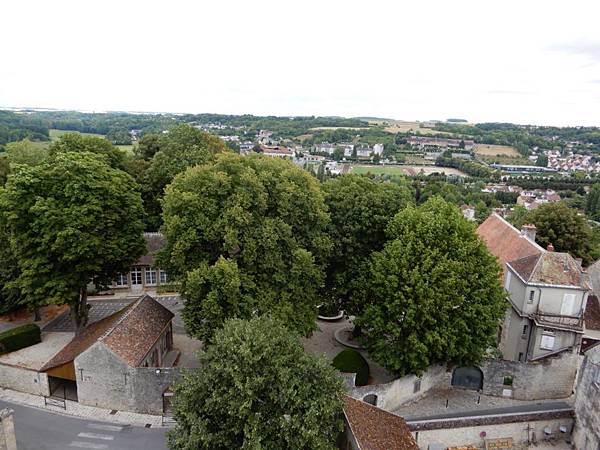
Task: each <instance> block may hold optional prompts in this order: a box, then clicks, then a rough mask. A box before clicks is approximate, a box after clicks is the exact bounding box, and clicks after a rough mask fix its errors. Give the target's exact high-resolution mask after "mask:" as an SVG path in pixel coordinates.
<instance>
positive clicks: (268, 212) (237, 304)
mask: <svg viewBox="0 0 600 450" xmlns="http://www.w3.org/2000/svg"><path fill="white" fill-rule="evenodd" d="M328 218H329V217H328V214H327V211H326V207H325V204H324V201H323V194H322V193H321V190H320V187H319V184H318V182H317V181H316V180H315V179H314V178H313V177H311V176H310V174H308V173H307V172H305V171H303V170H302V169H300V168H298V167H296V166H295V165H294V164H292V163H291V162H289V161H283V160H279V159H272V158H267V157H264V156H258V155H255V156H247V157H243V156H239V155H236V154H233V153H224V154H221V155H218V156H217V158H216V161H215V163H214V164H207V165H203V166H197V167H193V168H190V169H188V170H187V171H186V172H184V173H183V174H181V175H179V176H177V177H176V178H175V179H174V180H173V182H172V183H171V185H170V186H169V187H168V188H167V191H166V195H165V198H164V222H165V223H164V226H163V228H162V230H163V233H164V234H165V235H166V237H167V246H166V248H165V250H164V252H163V254H162V258H163V266H165V267H166V268H167V269H168V270H169V272H170V274H172V275H173V276H175V277H178V278H180V279H182V280H183V281H184V287H183V290H184V295H185V298H186V305H185V308H184V310H183V318H184V320H185V322H186V325H187V326H188V331H189V332H190V333H191V334H192V335H194V336H196V337H198V338H202V339H210V336H211V334H212V333H213V331H214V329H215V328H216V327H218V326H219V325H220V324H221V323H222V322H223V321H224V320H225V319H226V318H228V317H242V318H245V317H248V316H249V315H250V314H251V313H252V312H256V313H267V312H269V313H272V314H274V315H276V316H277V317H279V318H280V319H282V320H284V321H285V323H286V324H288V325H289V326H290V327H292V328H293V329H294V330H296V331H299V332H301V333H304V334H306V333H308V332H310V331H311V330H312V329H313V328H314V322H315V317H316V305H317V303H318V296H317V290H318V289H319V288H320V286H321V284H322V265H323V263H324V259H325V257H326V255H327V252H328V251H329V247H330V241H329V238H328V236H327V235H326V233H325V227H326V225H327V222H328Z"/></svg>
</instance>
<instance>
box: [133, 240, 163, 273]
mask: <svg viewBox="0 0 600 450" xmlns="http://www.w3.org/2000/svg"><path fill="white" fill-rule="evenodd" d="M144 239H145V240H146V254H145V255H143V256H141V257H140V259H138V261H137V262H136V265H138V266H152V265H154V259H155V257H156V254H157V253H158V252H159V251H160V250H162V249H163V248H164V246H165V244H166V243H167V240H166V239H165V237H164V236H163V234H162V233H144Z"/></svg>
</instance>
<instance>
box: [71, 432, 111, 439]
mask: <svg viewBox="0 0 600 450" xmlns="http://www.w3.org/2000/svg"><path fill="white" fill-rule="evenodd" d="M77 437H81V438H88V439H102V440H103V441H112V440H113V439H114V438H115V437H114V436H111V435H110V434H100V433H79V434H78V435H77Z"/></svg>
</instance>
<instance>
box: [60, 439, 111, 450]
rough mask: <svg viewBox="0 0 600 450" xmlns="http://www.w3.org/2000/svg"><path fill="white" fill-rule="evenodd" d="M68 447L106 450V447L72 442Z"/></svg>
mask: <svg viewBox="0 0 600 450" xmlns="http://www.w3.org/2000/svg"><path fill="white" fill-rule="evenodd" d="M69 447H78V448H93V449H95V450H102V449H105V448H108V445H106V444H94V443H93V442H83V441H73V442H71V444H70V445H69Z"/></svg>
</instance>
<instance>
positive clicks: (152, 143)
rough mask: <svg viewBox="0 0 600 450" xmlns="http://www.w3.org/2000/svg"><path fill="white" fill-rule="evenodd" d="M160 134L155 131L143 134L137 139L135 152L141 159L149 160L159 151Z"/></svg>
mask: <svg viewBox="0 0 600 450" xmlns="http://www.w3.org/2000/svg"><path fill="white" fill-rule="evenodd" d="M160 143H161V136H160V134H156V133H148V134H144V135H143V136H142V137H141V138H140V140H139V141H138V145H137V147H136V150H135V151H136V153H137V154H138V155H139V156H140V157H141V158H143V159H145V160H147V161H150V160H151V159H152V158H153V157H154V155H156V154H157V153H158V152H159V151H160Z"/></svg>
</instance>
